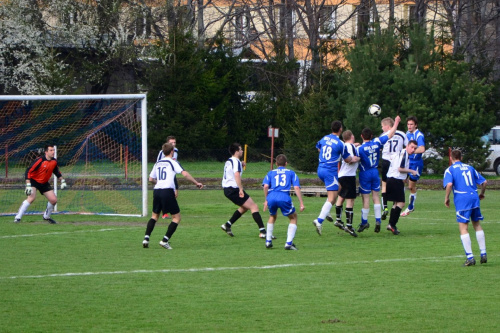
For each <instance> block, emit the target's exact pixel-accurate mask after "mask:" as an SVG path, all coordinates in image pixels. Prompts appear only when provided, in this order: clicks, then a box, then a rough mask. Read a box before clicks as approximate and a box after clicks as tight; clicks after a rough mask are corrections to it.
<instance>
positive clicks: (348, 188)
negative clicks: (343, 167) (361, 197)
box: [339, 176, 356, 199]
mask: <svg viewBox="0 0 500 333" xmlns="http://www.w3.org/2000/svg"><path fill="white" fill-rule="evenodd" d="M339 184H340V191H339V197H341V198H344V199H356V176H345V177H340V178H339Z"/></svg>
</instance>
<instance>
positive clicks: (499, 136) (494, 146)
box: [481, 126, 500, 176]
mask: <svg viewBox="0 0 500 333" xmlns="http://www.w3.org/2000/svg"><path fill="white" fill-rule="evenodd" d="M481 139H483V141H485V142H486V140H487V142H488V143H489V144H490V154H489V155H488V157H487V158H486V162H487V163H488V165H487V166H486V171H495V173H496V174H497V175H498V176H500V126H495V127H493V128H492V129H491V130H490V132H489V133H488V134H487V135H485V136H483V137H482V138H481Z"/></svg>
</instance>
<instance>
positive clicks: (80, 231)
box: [0, 227, 144, 239]
mask: <svg viewBox="0 0 500 333" xmlns="http://www.w3.org/2000/svg"><path fill="white" fill-rule="evenodd" d="M131 228H144V227H126V228H107V229H95V230H77V231H54V232H46V233H41V234H24V235H5V236H0V239H4V238H20V237H39V236H54V235H56V236H57V235H67V234H73V233H87V232H103V231H115V230H130V229H131Z"/></svg>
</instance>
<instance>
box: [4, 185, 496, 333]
mask: <svg viewBox="0 0 500 333" xmlns="http://www.w3.org/2000/svg"><path fill="white" fill-rule="evenodd" d="M250 194H251V195H252V197H253V198H254V199H255V200H256V202H258V203H259V205H261V203H262V201H263V194H262V192H261V191H250ZM39 199H41V198H39ZM443 200H444V192H443V191H419V193H418V199H417V203H416V208H417V210H416V211H415V212H414V213H412V214H411V215H410V216H408V217H405V218H401V219H400V223H399V225H398V226H399V229H400V230H401V234H400V235H399V236H394V235H392V234H391V233H390V232H388V231H386V230H385V224H386V223H385V222H384V229H383V230H382V231H381V233H380V234H375V233H374V232H373V224H372V227H371V228H370V229H368V230H366V231H364V232H363V233H361V234H360V235H359V237H358V238H353V237H351V236H350V235H348V234H347V233H345V232H341V231H339V230H338V229H336V228H335V227H334V226H333V224H332V223H329V222H325V226H324V227H323V236H321V237H320V236H318V235H317V234H316V232H315V230H314V227H313V225H312V223H311V221H312V220H313V219H314V218H316V216H317V214H318V212H319V210H320V207H321V206H322V204H323V203H324V201H325V198H320V197H307V198H305V205H306V210H305V211H304V212H302V213H299V228H298V231H297V236H296V239H295V243H296V244H297V247H298V248H299V251H285V250H283V248H282V247H283V245H284V242H285V237H286V227H287V220H288V219H286V218H284V217H283V216H279V217H278V221H277V225H276V227H275V235H276V236H277V237H278V239H277V240H275V241H274V249H272V250H267V249H266V248H265V246H264V241H263V240H261V239H259V238H258V237H257V236H258V230H257V227H256V225H255V223H254V222H253V221H252V220H251V216H250V215H249V214H245V215H244V216H243V217H242V218H241V219H240V220H239V221H238V222H237V223H236V224H235V225H234V227H233V232H234V233H235V237H234V238H230V237H228V236H227V235H226V234H225V233H223V232H222V231H221V230H220V225H221V224H222V223H223V222H225V221H226V220H227V219H228V218H229V216H230V215H231V214H232V213H233V211H234V209H235V208H236V207H235V206H234V205H232V204H231V203H230V202H229V201H227V200H226V199H225V198H224V197H223V193H222V191H220V190H219V191H215V190H210V191H209V190H201V191H194V190H184V191H181V193H180V196H179V203H180V207H181V210H182V216H183V220H182V222H181V224H180V226H179V228H178V229H177V232H176V233H175V234H174V236H173V238H172V240H171V245H172V247H173V248H174V249H173V250H172V251H167V250H165V249H163V248H160V247H159V246H158V245H156V243H157V242H158V241H159V240H160V239H161V237H162V235H163V234H164V233H165V231H166V228H167V224H168V223H169V220H161V221H159V222H158V224H157V226H156V229H155V231H154V232H153V235H152V239H151V240H152V244H151V246H150V248H149V249H143V248H142V246H141V242H142V238H143V235H144V230H145V225H146V222H147V219H148V218H129V217H127V218H122V217H104V216H72V215H65V216H57V215H56V216H54V218H55V219H56V220H57V221H58V222H59V223H58V224H57V225H49V224H46V223H43V222H42V221H41V217H40V216H26V217H25V218H23V222H22V223H19V224H15V223H13V222H12V220H13V217H11V216H9V217H0V290H1V297H0V323H1V326H0V327H1V328H0V331H2V332H70V331H71V332H117V331H121V332H423V331H426V332H472V331H474V332H496V331H497V330H498V326H499V321H500V320H499V319H498V313H499V310H498V309H499V308H500V288H499V287H498V285H499V282H500V265H499V264H498V263H499V262H500V256H499V253H500V233H499V232H498V231H499V228H500V224H499V223H500V220H499V217H498V215H497V213H498V201H499V200H500V192H495V191H489V192H488V191H487V192H486V199H485V200H483V201H482V211H483V215H484V216H485V222H484V223H483V227H484V229H485V234H486V244H487V249H488V259H489V262H488V263H487V264H485V265H479V261H478V264H477V266H475V267H462V266H461V265H462V263H463V261H464V260H465V256H464V254H463V248H462V245H461V242H460V237H459V234H458V227H457V225H456V222H454V221H455V220H454V210H453V209H446V208H445V207H444V205H443ZM360 203H361V201H360V200H359V199H358V200H357V202H356V206H355V220H356V222H357V223H358V221H359V219H360V206H359V205H360ZM262 216H263V218H264V220H267V216H268V215H267V213H262ZM370 222H371V223H372V222H374V220H373V209H372V211H371V214H370ZM357 223H356V224H357ZM471 238H472V245H473V250H474V252H475V254H476V256H478V255H479V250H478V248H477V242H476V239H475V234H474V232H472V231H471Z"/></svg>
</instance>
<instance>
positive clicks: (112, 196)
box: [0, 94, 148, 216]
mask: <svg viewBox="0 0 500 333" xmlns="http://www.w3.org/2000/svg"><path fill="white" fill-rule="evenodd" d="M47 144H51V145H55V146H57V161H58V165H59V170H60V171H61V173H62V175H63V177H64V178H65V180H66V183H67V184H68V187H67V188H66V189H64V190H58V191H57V195H58V207H59V213H76V214H100V215H121V216H146V215H147V214H148V200H147V198H148V164H147V162H148V151H147V100H146V95H145V94H117V95H25V96H20V95H16V96H0V207H1V208H0V215H14V214H15V213H17V210H18V208H19V206H20V205H21V203H22V201H23V200H24V199H25V198H26V196H25V195H24V191H23V189H24V184H25V181H24V175H25V172H26V169H27V168H28V167H29V166H30V165H31V164H32V163H33V161H34V160H35V159H36V158H37V157H39V156H41V155H43V154H44V146H45V145H47ZM54 179H55V177H54ZM51 185H52V187H53V188H57V186H58V184H57V182H54V183H52V184H51ZM46 204H47V200H45V198H43V196H42V195H40V193H37V200H35V202H34V203H33V204H32V205H31V206H30V208H29V211H28V212H27V214H37V213H42V212H43V211H44V210H45V206H46Z"/></svg>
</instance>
